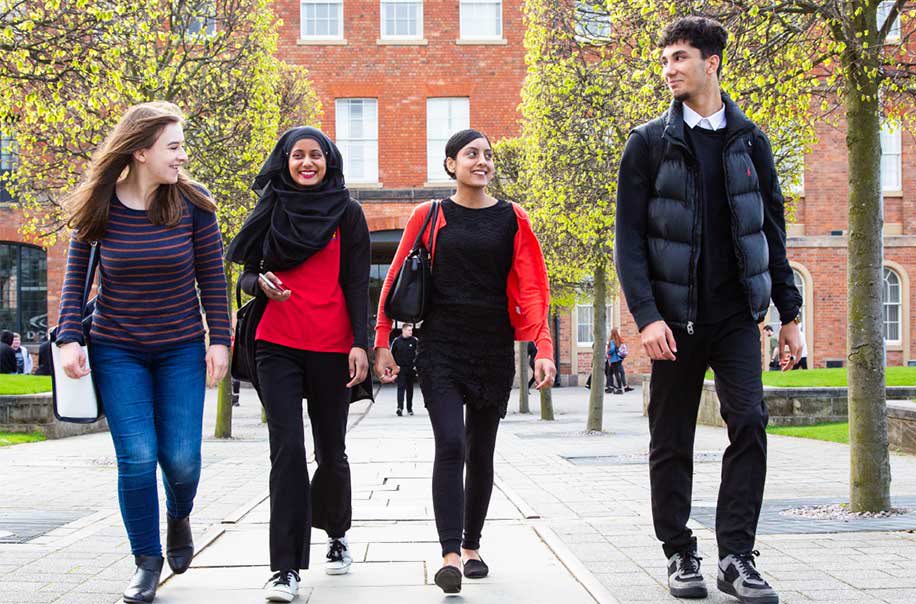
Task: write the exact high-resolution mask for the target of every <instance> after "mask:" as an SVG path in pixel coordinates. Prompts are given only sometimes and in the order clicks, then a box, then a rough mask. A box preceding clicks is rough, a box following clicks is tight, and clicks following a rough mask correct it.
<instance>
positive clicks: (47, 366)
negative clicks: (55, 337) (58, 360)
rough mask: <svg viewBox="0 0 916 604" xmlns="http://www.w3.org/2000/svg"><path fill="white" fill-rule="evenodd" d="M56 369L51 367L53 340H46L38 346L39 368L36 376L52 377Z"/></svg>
mask: <svg viewBox="0 0 916 604" xmlns="http://www.w3.org/2000/svg"><path fill="white" fill-rule="evenodd" d="M53 370H54V368H53V366H52V365H51V340H45V341H43V342H42V343H41V344H39V345H38V367H36V368H35V375H51V373H52V372H53Z"/></svg>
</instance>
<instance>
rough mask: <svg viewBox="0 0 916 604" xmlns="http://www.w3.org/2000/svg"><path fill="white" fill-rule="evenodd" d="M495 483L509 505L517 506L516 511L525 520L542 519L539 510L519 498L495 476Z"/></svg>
mask: <svg viewBox="0 0 916 604" xmlns="http://www.w3.org/2000/svg"><path fill="white" fill-rule="evenodd" d="M493 483H494V486H496V488H497V489H499V490H500V491H502V492H503V495H505V496H506V499H508V500H509V503H511V504H512V505H513V506H515V509H517V510H518V511H519V513H520V514H521V515H522V517H523V518H524V519H526V520H537V519H539V518H540V517H541V515H540V514H539V513H538V512H537V510H535V509H534V508H533V507H531V506H530V505H529V504H528V502H527V501H525V500H524V499H522V498H521V497H519V495H518V493H516V492H515V491H513V490H512V489H511V488H510V487H509V486H508V485H507V484H506V483H505V482H504V481H503V480H502V479H501V478H499V477H498V476H494V477H493Z"/></svg>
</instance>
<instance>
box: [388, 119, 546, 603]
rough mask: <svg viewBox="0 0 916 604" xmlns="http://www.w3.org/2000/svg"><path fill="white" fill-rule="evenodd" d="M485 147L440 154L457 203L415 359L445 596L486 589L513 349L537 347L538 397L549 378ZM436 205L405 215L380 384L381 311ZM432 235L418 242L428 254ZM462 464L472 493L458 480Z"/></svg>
mask: <svg viewBox="0 0 916 604" xmlns="http://www.w3.org/2000/svg"><path fill="white" fill-rule="evenodd" d="M492 153H493V152H492V150H491V148H490V141H489V139H487V137H486V136H484V135H483V134H481V133H480V132H478V131H476V130H463V131H461V132H458V133H457V134H455V135H454V136H452V138H451V139H450V140H449V141H448V144H447V145H446V147H445V155H446V158H445V161H444V164H445V170H446V172H447V173H448V175H449V176H450V177H451V178H453V179H455V180H456V181H457V191H456V193H455V194H454V195H453V196H452V197H450V198H448V199H445V200H443V201H442V203H441V212H440V213H439V215H438V218H437V220H436V224H435V225H434V228H433V229H430V231H434V232H435V237H434V241H435V245H434V246H433V249H432V250H431V253H432V293H431V298H430V304H429V309H428V311H427V314H426V316H425V317H424V321H423V338H422V339H421V340H420V344H419V346H418V349H417V362H416V365H417V370H418V372H419V375H420V387H421V389H422V391H423V397H424V399H425V402H426V407H427V410H428V412H429V417H430V422H431V423H432V427H433V433H434V434H435V439H436V455H435V462H434V465H433V507H434V510H435V515H436V527H437V529H438V532H439V541H440V543H441V545H442V557H443V565H442V568H440V569H439V571H438V572H437V573H436V577H435V581H436V584H437V585H439V587H441V588H442V590H443V591H444V592H445V593H458V592H459V591H460V590H461V577H462V570H461V569H462V560H463V562H464V563H463V569H464V576H465V577H468V578H481V577H485V576H486V575H487V574H488V572H489V569H488V567H487V565H486V564H485V563H484V562H483V560H482V559H481V557H480V553H479V549H480V536H481V531H482V529H483V524H484V521H485V520H486V515H487V508H488V506H489V503H490V494H491V493H492V490H493V453H494V449H495V447H496V433H497V429H498V427H499V420H500V419H501V418H503V417H505V415H506V407H507V405H508V401H509V392H510V390H511V388H512V381H513V378H514V347H513V342H514V341H515V340H519V341H528V340H530V341H534V342H535V343H536V344H537V349H538V354H537V358H536V361H535V377H536V381H537V387H538V388H542V387H549V386H550V385H552V384H553V380H554V377H555V376H556V367H554V364H553V360H552V350H553V345H552V343H551V339H550V332H549V330H548V327H547V316H548V313H547V310H548V307H549V305H550V293H549V289H548V284H547V271H546V268H545V266H544V260H543V257H542V255H541V249H540V245H539V244H538V241H537V238H536V237H535V236H534V232H533V231H532V229H531V223H530V222H529V221H528V216H527V214H525V211H524V210H522V209H521V207H520V206H518V205H516V204H513V203H509V202H506V201H502V200H498V199H495V198H493V197H491V196H489V195H487V192H486V188H487V184H488V183H489V182H490V179H491V178H493V174H494V172H495V166H494V164H493V154H492ZM430 207H431V203H425V204H421V205H420V206H418V207H417V208H416V209H415V210H414V212H413V214H412V215H411V217H410V219H409V221H408V223H407V227H406V228H405V230H404V234H403V235H402V238H401V243H400V245H399V247H398V251H397V253H396V254H395V258H394V260H393V261H392V263H391V267H392V268H391V269H390V270H389V272H388V276H387V278H386V279H385V285H384V287H383V288H382V293H381V297H380V303H379V311H378V323H377V327H376V337H375V349H376V364H375V368H376V372H377V373H378V375H379V377H380V378H381V379H382V381H383V382H392V381H394V380H395V379H396V376H397V372H398V366H397V364H396V363H395V362H394V359H393V358H392V355H391V352H390V351H389V350H388V333H389V332H390V331H391V319H390V318H389V317H387V316H386V315H385V312H384V310H385V309H384V300H385V299H386V297H387V294H388V290H389V289H390V288H391V284H392V281H393V280H394V277H395V276H396V274H397V272H398V270H399V268H400V266H401V265H402V264H403V261H404V258H405V257H406V255H407V253H408V252H409V250H410V247H411V243H412V242H413V241H414V240H415V238H416V236H417V233H418V232H419V230H420V228H421V225H422V224H423V222H424V219H425V218H426V215H427V213H428V212H429V210H430ZM430 235H431V233H429V232H427V233H426V234H425V235H424V238H425V243H426V245H427V249H429V247H430ZM465 463H466V464H467V468H466V469H467V482H466V483H463V478H462V476H463V474H464V470H465Z"/></svg>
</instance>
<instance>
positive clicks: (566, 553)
mask: <svg viewBox="0 0 916 604" xmlns="http://www.w3.org/2000/svg"><path fill="white" fill-rule="evenodd" d="M531 528H532V529H534V532H535V534H537V536H538V537H539V538H540V539H541V541H542V542H543V543H544V545H546V546H547V548H548V549H549V550H550V551H551V552H552V553H553V555H554V556H556V557H557V560H559V561H560V564H562V565H563V566H564V567H565V568H566V570H567V571H569V574H570V575H572V577H573V579H575V580H576V581H578V582H579V584H580V585H582V587H583V588H585V591H586V592H588V595H590V596H591V597H592V598H593V599H594V600H595V602H597V604H620V601H619V600H617V598H615V597H614V596H613V595H611V592H609V591H608V590H607V588H605V587H604V585H603V584H602V583H601V582H600V581H599V580H598V579H597V578H595V575H593V574H592V571H590V570H588V567H586V566H585V564H583V563H582V561H580V560H579V558H578V557H577V556H576V555H575V554H574V553H573V552H572V550H571V549H569V546H567V545H566V543H565V542H564V541H563V540H562V539H560V537H559V536H558V535H557V534H556V533H555V532H554V531H553V529H551V528H550V527H549V526H547V524H546V523H544V522H533V523H531Z"/></svg>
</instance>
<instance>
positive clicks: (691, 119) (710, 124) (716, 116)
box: [683, 103, 725, 130]
mask: <svg viewBox="0 0 916 604" xmlns="http://www.w3.org/2000/svg"><path fill="white" fill-rule="evenodd" d="M683 107H684V123H685V124H687V125H688V126H690V127H691V128H696V127H697V126H698V125H699V126H700V128H705V129H707V130H721V129H723V128H725V103H722V108H721V109H719V110H718V111H716V112H715V113H713V114H712V115H710V116H709V117H703V116H702V115H700V114H699V113H697V112H696V111H694V110H693V109H691V108H690V107H688V106H687V103H683Z"/></svg>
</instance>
